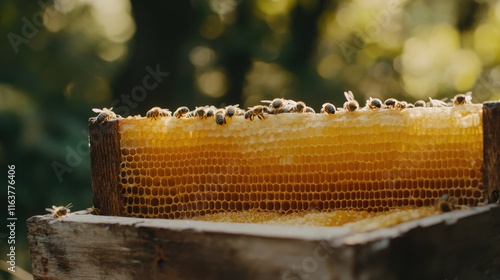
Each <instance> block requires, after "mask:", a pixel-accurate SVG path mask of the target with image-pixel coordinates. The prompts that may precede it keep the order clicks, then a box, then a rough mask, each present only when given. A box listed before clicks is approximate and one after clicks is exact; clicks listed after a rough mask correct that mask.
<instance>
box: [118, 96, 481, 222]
mask: <svg viewBox="0 0 500 280" xmlns="http://www.w3.org/2000/svg"><path fill="white" fill-rule="evenodd" d="M481 122H482V105H464V106H455V107H443V108H414V109H407V110H402V111H398V110H366V111H355V112H338V113H336V114H335V115H324V114H280V115H269V116H268V117H267V118H266V119H265V120H259V119H256V120H254V121H249V120H245V119H244V118H243V117H242V116H238V117H233V118H232V119H229V118H228V120H227V124H226V125H223V126H220V125H217V124H216V123H215V121H214V120H213V119H199V118H190V119H184V118H181V119H177V118H172V117H167V118H159V119H157V120H153V119H147V118H140V117H129V118H126V119H123V120H119V133H120V147H121V154H122V159H121V166H120V170H121V174H120V181H121V186H120V187H121V188H122V194H123V202H124V207H125V211H126V213H127V214H128V215H129V216H133V217H150V218H192V217H199V216H203V215H206V214H214V213H218V212H240V211H243V210H251V211H250V212H249V213H252V211H257V212H274V213H269V214H268V215H269V216H272V215H275V214H283V213H300V212H304V211H321V212H325V211H326V212H328V211H332V210H343V211H344V210H345V211H348V212H345V213H344V214H343V215H345V216H346V217H351V218H346V220H349V221H351V220H352V221H355V220H357V218H356V217H357V216H359V215H361V216H363V214H362V212H359V213H355V214H348V213H350V212H349V211H353V210H356V211H365V212H366V213H373V212H380V211H386V210H390V209H394V208H397V207H407V206H408V207H421V206H426V205H432V204H433V203H434V201H435V199H437V198H439V197H441V196H442V195H443V194H445V193H447V194H449V195H450V196H452V197H456V198H458V202H459V203H460V204H464V205H469V206H472V205H477V204H478V203H479V202H481V201H482V200H483V193H482V191H483V186H482V174H481V166H482V159H483V148H482V123H481ZM339 213H340V212H339ZM295 215H299V214H295ZM349 215H351V216H349ZM249 219H250V218H249ZM262 219H265V217H264V216H263V218H262Z"/></svg>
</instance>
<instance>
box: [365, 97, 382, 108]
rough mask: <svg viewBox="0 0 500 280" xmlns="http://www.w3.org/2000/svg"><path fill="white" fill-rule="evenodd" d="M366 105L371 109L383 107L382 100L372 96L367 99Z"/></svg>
mask: <svg viewBox="0 0 500 280" xmlns="http://www.w3.org/2000/svg"><path fill="white" fill-rule="evenodd" d="M366 107H368V108H370V109H380V108H382V101H381V100H380V99H378V98H371V97H370V99H368V100H366Z"/></svg>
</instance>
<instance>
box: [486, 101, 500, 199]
mask: <svg viewBox="0 0 500 280" xmlns="http://www.w3.org/2000/svg"><path fill="white" fill-rule="evenodd" d="M483 147H484V148H483V153H484V162H483V185H484V186H485V191H486V192H487V193H486V197H488V198H489V201H490V202H497V201H498V199H499V193H500V102H499V101H490V102H485V103H484V104H483Z"/></svg>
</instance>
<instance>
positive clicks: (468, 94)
mask: <svg viewBox="0 0 500 280" xmlns="http://www.w3.org/2000/svg"><path fill="white" fill-rule="evenodd" d="M464 94H465V100H466V101H467V103H469V102H471V101H472V91H468V92H466V93H464Z"/></svg>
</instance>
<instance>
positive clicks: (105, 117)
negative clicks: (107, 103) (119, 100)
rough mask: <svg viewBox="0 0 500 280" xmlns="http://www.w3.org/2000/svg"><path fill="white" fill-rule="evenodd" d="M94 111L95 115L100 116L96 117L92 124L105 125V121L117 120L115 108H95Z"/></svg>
mask: <svg viewBox="0 0 500 280" xmlns="http://www.w3.org/2000/svg"><path fill="white" fill-rule="evenodd" d="M92 111H94V113H99V115H97V117H95V119H94V120H93V121H92V122H98V123H103V122H105V121H109V120H111V119H116V118H117V117H119V116H117V115H116V114H115V112H113V107H111V108H109V109H108V108H102V109H97V108H94V109H92Z"/></svg>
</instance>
